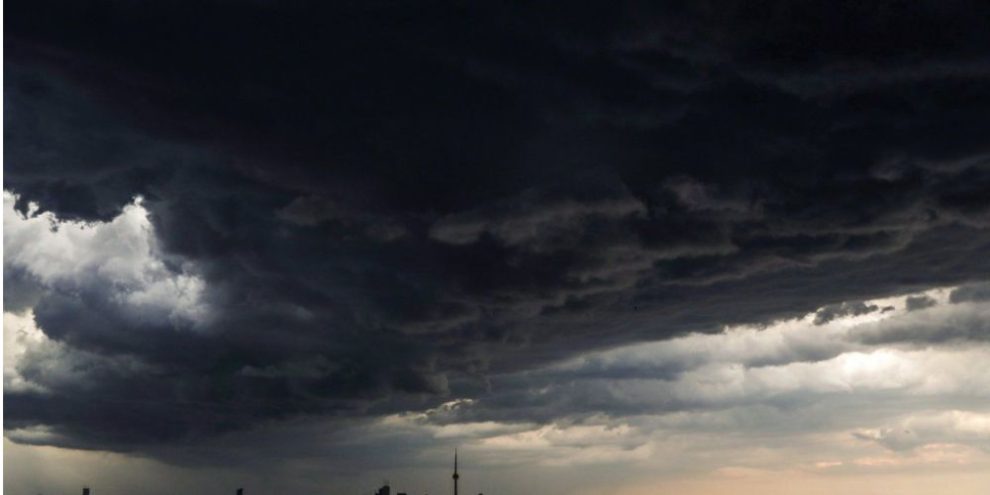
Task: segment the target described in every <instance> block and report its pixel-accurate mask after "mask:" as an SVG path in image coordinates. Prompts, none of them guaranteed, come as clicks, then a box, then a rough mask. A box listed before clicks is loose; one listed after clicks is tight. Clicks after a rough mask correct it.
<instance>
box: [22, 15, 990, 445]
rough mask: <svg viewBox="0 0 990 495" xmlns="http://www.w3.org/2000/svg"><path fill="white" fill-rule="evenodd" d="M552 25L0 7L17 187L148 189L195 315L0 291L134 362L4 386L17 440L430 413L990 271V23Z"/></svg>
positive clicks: (48, 291) (879, 19)
mask: <svg viewBox="0 0 990 495" xmlns="http://www.w3.org/2000/svg"><path fill="white" fill-rule="evenodd" d="M568 9H569V10H568V11H567V12H566V13H564V12H560V11H557V10H556V9H555V8H544V7H539V6H527V7H521V6H517V7H512V6H505V5H502V4H493V5H487V6H486V5H477V4H469V5H443V4H439V3H430V4H427V5H396V4H391V3H387V2H368V3H357V4H352V5H335V4H326V5H324V4H313V5H308V4H305V3H294V4H292V5H287V6H280V5H277V4H267V3H244V4H233V3H228V2H206V3H203V2H196V3H169V4H144V3H133V2H112V1H102V2H64V3H63V2H54V1H51V2H41V3H38V2H13V3H9V4H8V5H7V14H8V23H7V26H6V28H7V44H6V46H7V48H6V53H5V54H6V55H7V62H6V64H5V68H6V69H7V71H6V79H5V94H4V97H5V109H6V114H5V117H6V122H7V125H6V127H5V141H6V148H5V149H6V152H5V153H6V154H5V163H6V170H5V172H6V174H5V184H4V187H5V188H6V189H8V190H11V191H13V192H14V193H16V194H18V195H20V196H19V198H20V207H21V208H22V209H23V208H26V207H27V204H28V202H31V201H34V202H37V203H38V204H39V205H40V207H41V208H42V209H44V210H48V211H53V212H56V213H57V214H58V215H60V217H61V218H63V219H71V218H80V219H86V220H108V219H110V218H113V217H114V215H115V214H116V213H117V212H118V211H119V210H120V208H121V207H123V206H124V205H125V204H127V203H129V202H130V201H131V200H132V198H133V197H134V196H135V195H141V196H143V197H144V203H143V204H144V207H145V208H147V209H148V211H149V212H150V215H151V219H152V224H153V226H154V229H155V235H156V236H157V238H158V240H159V243H160V248H161V253H160V256H161V257H162V259H163V262H164V263H165V264H166V266H167V267H168V269H169V270H172V271H173V272H175V273H179V272H181V271H182V270H183V269H184V268H182V267H183V266H185V265H186V264H189V265H191V266H194V267H195V270H196V273H197V274H198V276H200V277H202V279H203V280H204V282H205V284H206V287H207V289H206V294H205V295H204V298H205V299H206V300H207V301H208V303H209V308H210V311H211V318H210V319H209V323H208V324H205V327H206V328H203V329H201V331H199V332H188V331H178V332H177V331H176V330H175V328H174V327H173V326H171V322H168V321H162V320H154V319H148V320H147V321H139V320H134V319H133V318H129V317H126V315H127V314H128V313H127V311H128V308H127V307H126V305H123V304H122V303H120V301H119V300H115V299H114V298H113V297H110V296H111V295H112V294H113V291H112V290H111V289H110V288H108V287H106V286H104V284H105V283H106V281H101V280H102V279H99V278H95V279H92V280H90V281H88V282H86V283H85V284H82V285H80V286H79V287H74V288H73V290H71V291H64V290H59V288H58V287H42V288H40V289H37V288H35V290H36V292H33V291H25V292H24V294H25V296H23V297H21V296H18V297H16V298H14V299H10V300H5V306H6V305H8V304H9V305H10V306H9V307H10V308H11V309H23V308H24V307H26V305H31V306H33V307H34V308H35V315H36V317H37V321H38V323H39V326H40V327H41V328H42V329H43V330H44V331H45V332H46V334H47V335H49V336H50V337H51V338H53V339H55V340H57V341H59V342H62V343H64V344H65V345H67V346H69V348H71V349H75V350H76V351H77V352H87V353H91V354H93V355H96V356H107V357H108V359H110V358H111V357H113V358H114V359H116V358H120V357H127V358H128V359H133V360H136V361H137V362H139V363H143V365H146V366H149V367H151V369H152V370H153V371H149V370H144V369H143V368H142V371H135V370H134V369H131V368H128V369H127V371H126V372H125V371H119V372H114V373H106V374H105V376H104V375H101V377H102V378H103V379H101V380H94V381H92V382H89V383H88V384H87V385H86V386H83V384H80V383H74V382H71V381H70V382H68V383H60V384H59V387H60V388H57V389H55V390H56V391H57V393H54V394H47V395H46V394H43V393H40V392H25V391H14V392H6V405H7V410H6V413H7V414H6V416H5V418H6V419H5V426H7V427H10V426H18V427H20V426H25V425H33V424H41V425H48V426H49V427H52V428H54V429H55V430H56V431H57V432H58V433H59V434H60V437H59V438H61V440H59V442H61V443H70V444H72V445H76V446H85V447H100V448H118V449H126V448H143V447H142V446H144V445H147V444H148V443H153V442H163V441H180V440H185V439H193V438H198V437H201V436H207V435H211V434H214V433H217V432H220V431H226V430H230V429H239V428H246V427H249V426H251V425H254V424H257V423H260V422H263V421H266V420H269V419H275V418H283V417H289V416H293V415H299V414H328V415H359V416H360V415H366V414H375V413H379V412H385V411H392V410H398V409H408V408H417V407H427V406H429V405H433V404H436V403H437V402H438V401H441V400H444V397H445V395H446V394H449V395H472V394H479V393H482V392H483V388H484V387H483V377H484V375H486V374H487V373H489V372H493V371H504V370H515V369H525V368H528V367H532V366H535V365H537V364H540V363H545V362H547V361H550V360H555V359H560V358H564V357H568V356H571V355H573V354H574V353H578V352H581V351H582V350H587V349H593V348H598V347H602V346H612V345H618V344H623V343H629V342H635V341H639V340H648V339H658V338H667V337H670V336H673V335H678V334H682V333H684V332H686V331H691V330H701V331H717V330H718V329H719V328H720V327H721V325H724V324H728V323H763V322H766V321H769V320H772V319H776V318H782V317H786V316H795V315H800V314H804V313H806V312H809V311H813V310H814V309H816V308H819V307H822V306H823V305H828V304H840V303H841V302H842V301H856V300H864V299H868V298H870V297H875V296H879V295H887V294H891V293H899V292H900V293H903V292H907V291H910V290H917V289H923V288H928V287H931V286H936V285H949V284H957V283H961V282H967V281H975V280H980V279H985V278H987V276H988V275H990V264H988V263H987V260H986V257H985V256H977V254H980V253H985V252H987V248H988V245H987V244H988V243H990V235H988V233H987V231H986V230H985V229H986V228H987V226H988V225H990V220H988V219H990V201H987V198H988V197H990V194H988V193H990V159H988V157H990V145H988V144H987V142H986V139H985V136H986V135H987V134H988V131H990V129H988V125H987V119H986V115H987V112H988V110H990V108H988V107H990V89H988V87H990V86H988V85H987V82H988V80H987V79H988V77H990V72H988V70H987V67H988V66H990V65H988V64H990V63H988V61H990V32H988V31H987V30H986V29H985V26H986V21H987V20H988V19H987V17H988V10H987V6H986V5H984V4H982V3H978V2H960V3H959V4H952V5H950V4H947V3H944V2H927V3H914V4H906V5H900V4H882V5H881V4H877V5H865V4H864V5H860V4H857V3H850V4H843V5H835V4H834V3H833V2H812V3H810V4H803V5H801V6H797V5H795V4H792V3H789V2H780V3H773V2H771V3H763V4H753V3H751V2H738V3H733V2H726V3H722V4H719V3H715V4H704V5H701V4H696V3H686V4H685V5H681V6H672V7H666V8H660V7H654V6H649V5H639V4H635V3H629V4H625V5H621V6H608V7H605V6H601V7H590V6H569V7H568ZM8 256H9V253H8ZM7 265H8V263H7V259H6V258H5V278H6V277H7V274H8V273H10V274H11V275H10V276H11V277H14V278H15V279H16V280H15V282H16V283H17V286H18V287H20V286H21V281H22V280H23V281H28V280H29V279H28V278H23V277H21V276H20V275H18V274H17V272H12V271H11V268H9V267H7ZM18 277H20V278H18ZM25 283H26V282H25ZM25 287H28V286H27V285H25ZM28 294H30V295H31V297H27V295H28ZM841 308H843V306H840V309H841ZM842 311H846V310H842ZM853 311H855V309H853ZM843 314H845V313H843ZM94 373H95V371H94ZM37 376H39V378H38V379H39V380H41V381H43V382H44V381H46V380H48V381H51V380H53V378H51V377H50V376H49V375H45V374H41V375H37ZM46 377H48V378H46ZM453 377H460V378H463V377H471V380H463V379H458V380H453ZM472 380H473V381H472ZM48 385H49V386H54V384H53V383H48ZM93 397H100V398H101V399H100V400H89V399H90V398H93ZM132 397H137V398H138V399H133V400H131V399H128V398H132ZM602 407H605V405H602ZM204 411H205V413H204ZM101 418H105V419H101ZM142 418H145V419H142Z"/></svg>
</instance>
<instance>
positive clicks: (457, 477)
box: [453, 449, 461, 495]
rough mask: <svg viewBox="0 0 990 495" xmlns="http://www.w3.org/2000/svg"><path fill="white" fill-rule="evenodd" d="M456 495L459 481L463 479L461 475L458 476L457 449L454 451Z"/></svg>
mask: <svg viewBox="0 0 990 495" xmlns="http://www.w3.org/2000/svg"><path fill="white" fill-rule="evenodd" d="M453 478H454V495H457V480H459V479H461V475H459V474H457V449H454V476H453Z"/></svg>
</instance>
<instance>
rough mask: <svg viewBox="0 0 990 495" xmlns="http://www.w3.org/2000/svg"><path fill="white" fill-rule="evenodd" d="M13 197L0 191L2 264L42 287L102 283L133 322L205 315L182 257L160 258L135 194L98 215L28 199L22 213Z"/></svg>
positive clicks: (198, 286) (189, 323) (179, 321)
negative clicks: (71, 214)
mask: <svg viewBox="0 0 990 495" xmlns="http://www.w3.org/2000/svg"><path fill="white" fill-rule="evenodd" d="M16 200H17V198H16V196H15V195H14V194H12V193H10V192H7V191H4V196H3V203H4V211H3V226H4V236H3V244H4V246H3V247H4V268H5V270H20V271H23V272H25V273H26V275H27V276H28V277H29V278H30V279H31V280H33V281H35V282H37V283H38V284H40V285H41V286H42V290H48V291H51V290H56V291H60V292H63V293H75V292H77V291H79V290H85V289H87V288H94V287H100V288H101V290H108V291H109V293H108V294H106V297H107V298H108V299H109V301H108V302H110V303H112V304H114V305H116V306H117V307H119V308H121V310H122V312H123V313H124V314H125V315H126V316H127V317H128V318H130V319H131V320H132V321H134V322H140V321H148V320H153V321H156V322H162V321H167V322H169V323H170V324H171V325H172V326H173V327H174V328H176V329H179V328H200V327H202V326H203V324H204V323H206V321H207V320H208V318H209V314H210V311H209V307H208V304H207V303H206V301H205V300H204V292H205V290H206V286H205V282H204V281H203V280H202V279H201V278H200V277H198V276H197V275H196V274H195V270H194V267H193V266H191V265H190V264H188V263H179V266H177V267H175V266H171V267H170V266H168V265H166V262H165V259H164V257H163V254H162V252H161V251H160V249H159V247H158V245H157V241H156V238H155V235H154V232H153V228H152V225H151V222H150V220H149V219H148V212H147V210H145V209H144V207H143V206H142V202H141V199H140V198H137V199H135V200H134V202H133V203H131V204H129V205H127V206H126V207H125V208H124V209H123V211H121V213H120V214H119V215H118V216H117V217H115V218H114V219H113V220H111V221H109V222H105V223H103V222H93V223H85V222H78V221H64V220H61V219H59V218H58V217H56V216H55V215H54V214H52V213H50V212H45V213H38V212H37V211H36V210H35V208H33V207H32V208H31V209H30V211H29V212H28V213H27V214H23V213H21V212H19V211H17V210H16V209H15V208H14V204H15V202H16ZM8 289H9V288H8Z"/></svg>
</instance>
